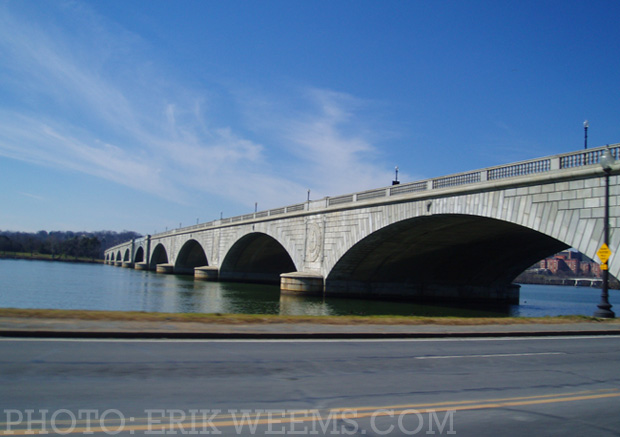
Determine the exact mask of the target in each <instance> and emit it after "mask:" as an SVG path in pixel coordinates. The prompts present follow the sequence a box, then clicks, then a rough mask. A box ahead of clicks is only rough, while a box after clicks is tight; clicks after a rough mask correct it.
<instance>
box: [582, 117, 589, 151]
mask: <svg viewBox="0 0 620 437" xmlns="http://www.w3.org/2000/svg"><path fill="white" fill-rule="evenodd" d="M589 127H590V123H588V120H586V121H584V122H583V135H584V140H583V146H584V149H587V148H588V128H589Z"/></svg>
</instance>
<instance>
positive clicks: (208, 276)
mask: <svg viewBox="0 0 620 437" xmlns="http://www.w3.org/2000/svg"><path fill="white" fill-rule="evenodd" d="M219 275H220V269H218V268H217V267H213V266H202V267H196V268H195V269H194V278H195V279H199V280H202V281H217V280H218V279H219Z"/></svg>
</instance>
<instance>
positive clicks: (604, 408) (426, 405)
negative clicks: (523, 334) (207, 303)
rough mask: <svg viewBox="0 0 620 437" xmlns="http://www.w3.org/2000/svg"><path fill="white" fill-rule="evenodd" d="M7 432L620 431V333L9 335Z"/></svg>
mask: <svg viewBox="0 0 620 437" xmlns="http://www.w3.org/2000/svg"><path fill="white" fill-rule="evenodd" d="M0 413H1V416H0V435H2V434H5V435H8V434H9V433H11V434H10V435H20V434H27V433H33V432H34V433H37V432H39V431H41V430H43V431H46V432H48V433H49V434H52V435H53V434H87V435H88V434H93V433H94V435H106V434H114V435H161V434H167V435H186V434H189V435H252V434H255V435H369V436H375V435H429V433H435V434H434V435H454V434H456V435H460V436H470V435H471V436H497V435H502V436H523V435H527V434H528V433H529V434H531V435H536V436H544V435H562V436H583V435H596V436H608V435H609V436H618V435H620V337H617V336H604V337H574V338H571V337H551V338H547V337H545V338H527V339H525V338H523V339H519V338H510V339H509V338H506V339H501V338H499V339H498V338H495V339H445V340H437V339H434V340H420V339H418V340H413V339H411V340H383V341H374V340H373V341H368V340H366V341H343V340H338V341H180V340H175V341H165V340H162V341H139V340H135V341H127V340H121V341H115V340H102V341H93V340H84V341H71V340H37V339H32V340H19V339H0Z"/></svg>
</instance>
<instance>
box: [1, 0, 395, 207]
mask: <svg viewBox="0 0 620 437" xmlns="http://www.w3.org/2000/svg"><path fill="white" fill-rule="evenodd" d="M69 9H70V12H71V16H70V18H69V19H70V20H72V23H71V24H72V25H75V26H77V27H78V31H77V32H76V33H75V34H69V33H68V32H67V31H62V30H59V28H57V27H55V26H53V25H52V24H51V23H50V22H44V23H33V22H30V21H28V19H26V18H23V17H20V16H18V15H16V14H12V13H11V12H10V11H9V8H8V7H7V6H6V5H4V6H0V55H1V56H2V57H3V60H2V61H0V62H1V63H2V64H4V66H5V67H7V68H8V69H10V70H11V73H10V74H9V75H10V77H9V79H10V82H12V84H13V85H16V88H15V89H14V90H13V91H11V90H8V89H5V90H4V93H5V94H7V95H9V97H10V98H8V99H5V103H4V104H3V105H2V108H0V155H2V156H5V157H8V158H11V159H16V160H21V161H25V162H29V163H33V164H36V165H44V166H49V167H53V168H58V169H62V170H71V171H78V172H82V173H85V174H88V175H92V176H95V177H98V178H102V179H105V180H108V181H113V182H115V183H118V184H121V185H125V186H127V187H130V188H132V189H135V190H141V191H145V192H149V193H151V194H153V195H156V196H160V197H162V198H164V199H167V200H173V201H175V202H178V203H183V204H189V203H191V202H193V201H195V200H196V199H197V198H198V199H201V198H202V199H207V198H213V197H214V196H217V197H221V198H227V199H230V200H233V201H234V202H238V203H239V204H242V205H245V206H246V207H249V206H250V205H253V204H254V202H255V201H259V200H260V202H261V205H266V206H267V207H274V206H278V205H283V204H287V203H295V202H297V201H302V200H305V190H306V188H313V192H318V193H320V194H321V195H335V194H339V193H342V190H345V192H346V191H352V190H359V189H365V188H371V187H373V186H377V185H381V184H383V185H384V184H385V183H387V182H388V181H389V177H390V173H389V172H387V171H386V169H382V168H381V167H380V166H378V165H376V164H375V161H376V158H377V157H378V156H379V155H380V154H379V152H378V151H377V149H376V148H375V147H374V146H373V144H372V141H371V139H370V138H371V137H370V136H369V135H368V132H367V128H366V127H364V126H362V124H361V122H360V120H358V119H357V118H356V111H357V110H358V109H360V108H361V107H363V106H364V105H366V103H365V102H362V101H361V100H358V99H356V98H354V97H352V96H349V95H346V94H343V93H337V92H333V91H328V90H319V89H313V88H306V89H303V88H298V89H297V94H298V97H297V98H296V100H297V102H294V103H290V104H292V105H298V106H299V107H304V108H305V109H303V110H300V109H296V110H295V111H290V112H287V113H283V112H281V111H264V110H263V109H264V108H259V107H258V106H256V104H255V103H256V102H254V104H253V103H252V102H248V101H237V104H238V110H239V113H238V114H237V118H236V119H231V120H228V122H227V123H220V124H219V125H218V124H217V123H215V122H214V121H213V119H214V117H211V115H212V114H210V113H209V111H208V110H206V109H205V107H204V104H203V102H204V101H205V100H207V98H206V95H208V94H209V91H207V90H204V89H202V90H192V89H188V88H186V87H184V86H183V85H182V83H181V82H180V81H179V80H177V79H175V78H174V77H173V76H171V75H170V74H169V73H167V72H166V68H161V69H158V67H157V66H156V65H155V66H150V67H148V64H149V63H151V64H152V62H147V60H146V57H147V54H146V53H144V46H143V42H142V41H141V40H140V38H139V37H138V36H136V35H133V34H131V33H129V32H127V31H123V32H115V29H116V28H115V25H113V24H112V23H107V22H105V21H104V20H103V19H100V18H99V17H97V16H96V15H94V14H93V13H92V12H90V11H88V10H86V9H85V7H84V6H83V5H82V6H81V7H79V8H77V9H76V8H69ZM93 23H95V24H96V26H92V24H93ZM87 25H89V26H91V27H92V28H93V29H94V30H92V31H89V30H88V29H86V27H87ZM76 34H79V35H80V39H76ZM97 41H108V44H109V45H112V46H114V47H117V48H118V47H122V48H123V50H120V52H121V55H116V57H115V58H113V59H112V58H111V55H110V49H109V47H104V48H101V49H99V48H96V47H98V46H97V45H96V44H95V43H96V42H97ZM91 48H92V50H89V49H91ZM123 53H125V55H126V56H125V57H122V54H123ZM106 62H109V63H110V64H114V66H116V65H117V64H118V63H121V64H122V67H121V68H119V69H114V68H112V67H113V65H110V64H108V63H106ZM123 71H124V72H127V71H133V72H136V74H135V75H134V76H132V77H127V76H125V75H123V74H122V72H123ZM17 78H19V79H17ZM7 83H8V82H7ZM233 94H235V90H231V95H233ZM184 96H191V97H184ZM262 99H266V100H267V101H268V102H269V105H268V106H270V107H277V106H279V105H280V104H281V103H282V101H283V100H285V98H284V97H283V96H278V95H275V96H268V95H267V96H262ZM253 111H255V113H254V114H253V115H252V116H251V117H249V118H251V119H252V120H253V122H252V123H250V124H249V125H243V122H242V121H241V120H242V119H243V117H242V116H241V114H242V113H245V114H246V115H247V114H248V113H251V112H253ZM246 120H247V118H246Z"/></svg>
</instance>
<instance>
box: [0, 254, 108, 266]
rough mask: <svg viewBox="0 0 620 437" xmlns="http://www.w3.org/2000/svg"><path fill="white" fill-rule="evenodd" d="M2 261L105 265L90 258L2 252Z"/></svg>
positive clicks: (100, 260) (101, 261)
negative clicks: (18, 260) (16, 260)
mask: <svg viewBox="0 0 620 437" xmlns="http://www.w3.org/2000/svg"><path fill="white" fill-rule="evenodd" d="M0 259H21V260H27V261H54V262H69V263H80V264H103V260H102V259H89V258H60V257H58V258H53V257H52V256H51V255H41V254H34V255H29V254H23V253H11V252H2V253H0Z"/></svg>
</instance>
